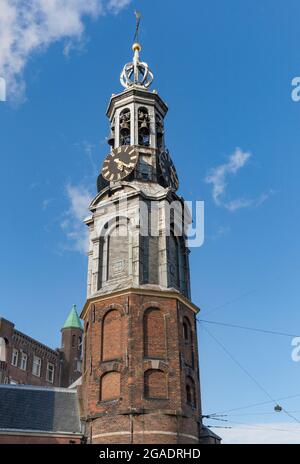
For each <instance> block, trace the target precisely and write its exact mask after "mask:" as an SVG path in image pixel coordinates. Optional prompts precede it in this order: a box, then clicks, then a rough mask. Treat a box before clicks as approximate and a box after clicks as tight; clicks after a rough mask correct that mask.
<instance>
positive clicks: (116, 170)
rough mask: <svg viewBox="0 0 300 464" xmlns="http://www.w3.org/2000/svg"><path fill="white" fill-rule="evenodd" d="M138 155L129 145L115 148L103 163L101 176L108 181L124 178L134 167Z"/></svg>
mask: <svg viewBox="0 0 300 464" xmlns="http://www.w3.org/2000/svg"><path fill="white" fill-rule="evenodd" d="M138 157H139V153H138V151H137V150H136V149H135V148H134V147H132V146H130V145H125V146H121V147H119V148H115V149H114V150H112V152H111V153H109V155H108V156H107V157H106V159H105V161H104V163H103V168H102V176H103V177H104V179H106V180H108V181H109V182H117V181H119V180H122V179H125V178H126V177H128V176H129V174H131V173H132V171H133V170H134V168H135V167H136V165H137V162H138Z"/></svg>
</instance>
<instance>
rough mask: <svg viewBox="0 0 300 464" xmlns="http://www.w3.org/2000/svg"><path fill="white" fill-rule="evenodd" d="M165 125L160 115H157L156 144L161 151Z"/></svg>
mask: <svg viewBox="0 0 300 464" xmlns="http://www.w3.org/2000/svg"><path fill="white" fill-rule="evenodd" d="M163 136H164V124H163V120H162V118H161V117H160V115H159V114H156V144H157V149H158V150H159V151H161V150H162V148H163Z"/></svg>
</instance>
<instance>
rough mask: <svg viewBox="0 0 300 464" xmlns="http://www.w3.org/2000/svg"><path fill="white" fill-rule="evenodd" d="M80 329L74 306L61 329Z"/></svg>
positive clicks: (80, 325)
mask: <svg viewBox="0 0 300 464" xmlns="http://www.w3.org/2000/svg"><path fill="white" fill-rule="evenodd" d="M70 328H72V329H81V330H83V329H82V324H81V321H80V319H79V316H78V314H77V309H76V305H73V306H72V309H71V311H70V314H69V315H68V317H67V320H66V322H65V323H64V326H63V329H70Z"/></svg>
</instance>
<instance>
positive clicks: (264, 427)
mask: <svg viewBox="0 0 300 464" xmlns="http://www.w3.org/2000/svg"><path fill="white" fill-rule="evenodd" d="M229 422H230V423H231V424H237V425H242V426H243V429H249V430H253V429H257V430H272V431H275V432H287V433H297V435H298V437H299V431H298V430H297V431H296V430H292V429H291V430H287V429H281V428H280V429H278V428H275V427H268V426H264V425H262V426H259V425H251V424H247V423H244V422H236V421H229ZM244 426H246V427H244ZM215 427H216V428H218V426H214V425H212V426H210V428H215Z"/></svg>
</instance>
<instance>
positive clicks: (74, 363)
mask: <svg viewBox="0 0 300 464" xmlns="http://www.w3.org/2000/svg"><path fill="white" fill-rule="evenodd" d="M82 336H83V329H82V325H81V322H80V319H79V317H78V314H77V310H76V305H73V307H72V309H71V311H70V313H69V315H68V317H67V319H66V322H65V323H64V326H63V328H62V329H61V348H60V350H59V351H60V353H61V372H60V386H61V387H69V386H70V385H71V384H72V383H73V382H75V381H76V380H77V379H78V378H79V377H80V376H81V362H82V361H81V359H82V357H81V352H82Z"/></svg>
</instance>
